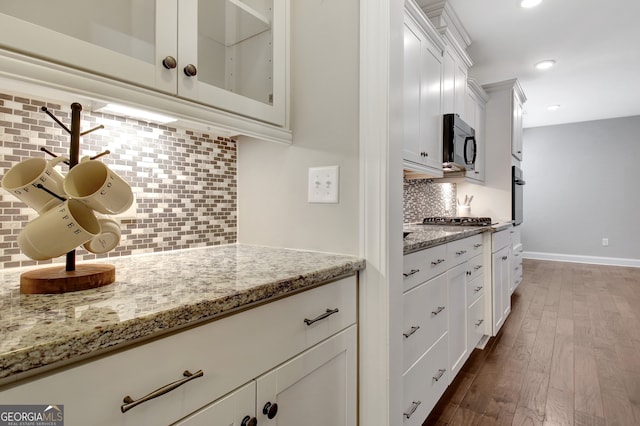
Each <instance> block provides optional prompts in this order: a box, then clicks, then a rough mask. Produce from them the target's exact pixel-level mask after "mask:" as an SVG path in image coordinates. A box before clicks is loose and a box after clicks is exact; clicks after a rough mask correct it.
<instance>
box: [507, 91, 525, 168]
mask: <svg viewBox="0 0 640 426" xmlns="http://www.w3.org/2000/svg"><path fill="white" fill-rule="evenodd" d="M525 99H526V98H525V97H524V93H523V92H522V90H520V89H519V86H517V87H514V89H513V103H512V105H511V107H512V110H513V118H512V119H511V133H512V135H511V155H513V156H514V157H515V158H516V159H518V160H520V161H522V114H523V108H524V106H523V104H524V102H525Z"/></svg>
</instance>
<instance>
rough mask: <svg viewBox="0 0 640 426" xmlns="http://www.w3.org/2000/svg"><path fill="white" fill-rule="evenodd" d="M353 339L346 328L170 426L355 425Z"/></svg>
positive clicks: (354, 332)
mask: <svg viewBox="0 0 640 426" xmlns="http://www.w3.org/2000/svg"><path fill="white" fill-rule="evenodd" d="M356 334H357V331H356V326H355V325H354V326H351V327H350V328H348V329H347V330H345V331H343V332H341V333H339V334H337V335H335V336H333V337H331V338H330V339H328V340H326V341H324V342H322V343H320V344H319V345H317V346H315V347H313V348H311V349H309V350H307V351H305V352H303V353H302V354H300V355H298V356H297V357H295V358H294V359H292V360H291V361H288V362H286V363H285V364H283V365H281V366H279V367H277V368H275V369H274V370H273V371H271V372H269V373H267V374H265V375H263V376H261V377H259V378H258V379H257V380H254V381H252V382H250V383H249V384H247V385H245V386H243V387H241V388H240V389H238V390H236V391H234V392H232V393H231V394H230V395H228V396H225V397H223V398H221V399H220V400H218V401H215V402H213V403H212V404H210V405H209V406H207V407H205V408H204V409H202V410H200V411H198V412H197V413H194V414H193V415H191V416H189V417H187V418H186V419H184V420H182V421H179V422H177V423H176V424H175V425H176V426H178V425H179V426H249V425H274V426H275V425H280V426H295V425H301V424H304V425H309V426H326V425H335V426H348V425H355V424H356V387H357V383H356V373H355V372H356V362H357V359H356Z"/></svg>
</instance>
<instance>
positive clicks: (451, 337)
mask: <svg viewBox="0 0 640 426" xmlns="http://www.w3.org/2000/svg"><path fill="white" fill-rule="evenodd" d="M485 247H487V253H485ZM485 256H488V245H485V244H484V243H483V238H482V235H480V234H478V235H474V236H471V237H468V238H464V239H461V240H456V241H452V242H450V243H447V244H443V245H440V246H436V247H432V248H428V249H426V250H422V251H418V252H415V253H410V254H407V255H405V256H404V261H405V265H404V270H405V271H408V272H411V271H417V272H414V273H413V274H412V275H410V276H409V277H407V276H406V275H407V273H406V272H405V287H404V288H405V292H404V294H403V317H404V318H403V332H402V333H403V347H402V349H403V371H404V374H403V425H404V426H408V425H421V424H422V422H424V420H425V419H426V418H427V416H428V415H429V413H430V412H431V410H432V409H433V407H434V406H435V404H436V402H438V399H439V398H440V397H441V396H442V394H443V393H444V391H445V390H446V388H447V386H448V385H449V384H450V383H451V382H452V381H453V379H454V378H455V376H456V374H457V373H458V372H459V371H460V369H461V368H462V366H463V365H464V363H465V362H466V360H467V359H468V357H469V355H470V353H471V351H472V350H473V348H475V347H476V346H477V344H478V342H480V340H481V339H482V338H483V336H484V335H485V330H486V327H485V326H484V324H485V323H486V322H487V321H486V318H485V317H486V316H487V315H490V313H489V314H487V311H486V310H485V302H484V293H485V291H484V269H485V267H484V266H485ZM434 265H435V266H436V267H437V268H439V269H437V272H438V273H439V274H437V275H435V276H434V275H433V274H434V273H435V270H434V269H433V268H434ZM444 265H447V267H446V268H445V267H444ZM420 278H422V279H423V282H422V283H418V282H417V280H419V279H420ZM407 281H411V285H409V286H408V285H407ZM407 287H409V289H408V290H407ZM475 324H478V325H477V326H476V325H475Z"/></svg>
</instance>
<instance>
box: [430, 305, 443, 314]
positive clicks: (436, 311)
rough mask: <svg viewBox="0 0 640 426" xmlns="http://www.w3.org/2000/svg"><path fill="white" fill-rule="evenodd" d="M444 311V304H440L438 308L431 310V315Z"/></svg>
mask: <svg viewBox="0 0 640 426" xmlns="http://www.w3.org/2000/svg"><path fill="white" fill-rule="evenodd" d="M442 311H444V306H438V309H437V310H435V311H431V315H434V316H435V315H438V314H439V313H440V312H442Z"/></svg>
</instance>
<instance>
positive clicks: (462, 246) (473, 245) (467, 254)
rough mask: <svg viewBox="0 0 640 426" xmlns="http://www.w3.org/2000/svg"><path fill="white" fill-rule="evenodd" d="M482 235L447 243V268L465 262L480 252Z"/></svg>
mask: <svg viewBox="0 0 640 426" xmlns="http://www.w3.org/2000/svg"><path fill="white" fill-rule="evenodd" d="M481 249H482V235H480V234H479V235H474V236H472V237H467V238H463V239H462V240H456V241H452V242H450V243H447V256H448V257H449V259H450V260H451V265H450V266H449V267H452V266H455V265H459V264H461V263H463V262H466V261H467V260H469V259H470V258H471V257H473V256H475V255H476V254H478V253H480V252H481V251H482V250H481Z"/></svg>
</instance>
